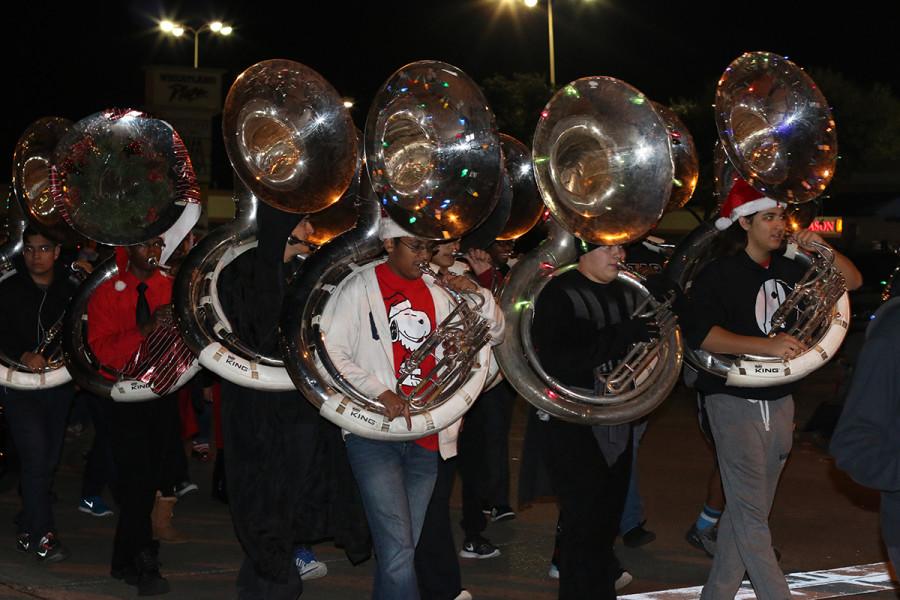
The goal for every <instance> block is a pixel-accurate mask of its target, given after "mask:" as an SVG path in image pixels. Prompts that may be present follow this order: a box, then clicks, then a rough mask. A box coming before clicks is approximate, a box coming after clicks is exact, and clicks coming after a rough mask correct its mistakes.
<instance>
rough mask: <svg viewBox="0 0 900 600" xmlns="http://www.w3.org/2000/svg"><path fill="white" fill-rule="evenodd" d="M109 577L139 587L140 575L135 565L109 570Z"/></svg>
mask: <svg viewBox="0 0 900 600" xmlns="http://www.w3.org/2000/svg"><path fill="white" fill-rule="evenodd" d="M109 575H110V577H112V578H113V579H121V580H122V581H124V582H125V583H127V584H128V585H137V583H138V579H139V578H140V574H139V573H138V570H137V567H135V566H134V565H125V566H124V567H113V568H112V569H110V570H109Z"/></svg>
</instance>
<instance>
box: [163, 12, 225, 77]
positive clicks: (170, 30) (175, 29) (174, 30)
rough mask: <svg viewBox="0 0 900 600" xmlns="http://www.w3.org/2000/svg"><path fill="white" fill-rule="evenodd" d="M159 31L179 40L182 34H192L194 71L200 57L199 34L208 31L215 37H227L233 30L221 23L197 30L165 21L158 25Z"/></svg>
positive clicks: (217, 22) (205, 24)
mask: <svg viewBox="0 0 900 600" xmlns="http://www.w3.org/2000/svg"><path fill="white" fill-rule="evenodd" d="M159 28H160V30H161V31H162V32H163V33H165V34H167V35H171V36H173V37H176V38H180V37H181V36H182V35H184V33H185V32H186V31H187V32H190V33H193V34H194V68H195V69H196V68H197V67H198V66H199V60H198V59H199V55H200V34H201V33H202V32H204V31H208V32H210V33H212V34H215V35H224V36H229V35H231V33H232V32H233V31H234V28H233V27H232V26H231V25H226V24H224V23H222V21H212V22H211V23H204V24H203V25H201V26H200V27H198V28H196V29H195V28H193V27H190V26H188V25H181V24H179V23H173V22H172V21H169V20H166V21H162V22H160V24H159Z"/></svg>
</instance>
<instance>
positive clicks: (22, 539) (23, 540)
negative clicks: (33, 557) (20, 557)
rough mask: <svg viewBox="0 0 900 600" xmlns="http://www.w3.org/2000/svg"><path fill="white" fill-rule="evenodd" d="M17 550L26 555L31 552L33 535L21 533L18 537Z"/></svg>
mask: <svg viewBox="0 0 900 600" xmlns="http://www.w3.org/2000/svg"><path fill="white" fill-rule="evenodd" d="M16 550H18V551H19V552H22V553H24V554H28V553H29V552H31V534H30V533H20V534H19V535H18V536H16Z"/></svg>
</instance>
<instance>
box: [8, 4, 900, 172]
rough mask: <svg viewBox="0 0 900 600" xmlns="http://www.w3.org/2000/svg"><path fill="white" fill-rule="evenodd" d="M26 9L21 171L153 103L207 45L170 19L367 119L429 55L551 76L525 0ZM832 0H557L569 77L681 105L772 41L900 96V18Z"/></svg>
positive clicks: (564, 73)
mask: <svg viewBox="0 0 900 600" xmlns="http://www.w3.org/2000/svg"><path fill="white" fill-rule="evenodd" d="M24 4H25V5H24V6H20V7H17V8H5V9H4V21H5V23H4V25H5V26H4V28H3V29H4V38H3V39H2V42H0V43H2V44H3V46H4V47H3V53H2V56H3V60H4V61H5V63H6V64H5V65H4V66H5V68H4V73H6V79H5V86H4V88H5V89H4V92H5V95H6V97H7V101H6V102H5V103H4V105H5V107H6V108H5V111H6V117H5V118H4V119H3V120H2V137H0V148H2V151H3V152H4V159H3V164H4V165H5V166H6V167H5V168H6V169H7V171H6V172H7V173H9V172H10V170H9V169H10V168H11V156H12V151H13V147H14V145H15V142H16V140H17V139H18V137H19V135H20V134H21V133H22V132H23V131H24V129H25V128H26V127H27V126H28V125H29V124H30V123H31V122H33V121H34V120H36V119H38V118H40V117H44V116H51V115H54V116H62V117H66V118H69V119H71V120H73V121H77V120H78V119H80V118H82V117H85V116H87V115H89V114H92V113H94V112H97V111H98V110H101V109H104V108H109V107H124V106H130V107H140V106H141V105H142V102H143V85H144V79H143V70H142V67H143V66H145V65H148V64H169V65H173V64H175V65H182V66H191V64H192V60H193V41H192V38H188V37H185V38H183V39H181V40H172V39H163V38H162V37H161V36H160V35H159V34H158V33H157V30H156V28H155V25H156V20H157V19H159V18H160V17H162V16H168V17H170V18H171V17H174V18H178V19H181V20H183V21H184V22H186V23H187V24H190V25H194V26H199V25H200V24H201V23H203V22H205V21H207V20H210V19H212V18H219V19H222V20H225V21H228V22H230V23H233V25H234V27H235V35H233V36H232V37H231V38H229V39H227V40H222V39H218V38H216V37H214V36H210V35H208V34H204V35H203V36H202V37H201V39H200V66H201V67H210V68H221V69H224V70H225V72H226V74H225V80H226V81H227V82H230V81H232V80H233V79H234V77H235V76H236V75H237V74H239V73H240V72H241V71H242V70H243V69H244V68H246V67H248V66H250V65H251V64H253V63H255V62H258V61H260V60H264V59H270V58H289V59H292V60H296V61H299V62H302V63H305V64H307V65H309V66H310V67H312V68H314V69H316V70H317V71H319V72H320V73H321V74H322V75H323V76H324V77H325V78H326V79H328V80H329V81H330V82H331V83H332V84H333V85H334V86H335V87H336V88H337V89H338V91H339V92H340V93H341V94H344V95H346V96H350V97H352V98H354V99H355V100H356V103H357V104H356V107H355V108H354V109H353V111H354V118H355V119H356V121H357V124H358V125H360V126H362V125H363V123H364V121H365V116H366V113H367V111H368V106H369V103H370V100H371V99H372V97H373V96H374V94H375V91H376V90H377V89H378V87H379V86H380V85H381V83H382V82H383V81H384V80H385V79H386V78H387V77H388V76H389V75H390V74H391V73H392V72H393V71H394V70H395V69H396V68H397V67H400V66H401V65H403V64H405V63H408V62H411V61H414V60H420V59H439V60H444V61H447V62H450V63H452V64H455V65H457V66H458V67H460V68H462V69H463V70H464V71H466V72H467V73H469V74H470V75H471V76H472V77H474V78H475V79H476V80H480V79H483V78H484V77H487V76H490V75H492V74H495V73H500V74H505V75H510V74H512V73H514V72H530V71H533V72H541V73H546V72H547V33H546V32H547V25H546V11H545V10H544V9H543V8H541V9H532V10H529V9H526V8H525V7H524V6H522V5H521V4H518V3H513V2H511V0H507V1H506V2H498V1H496V0H448V1H444V2H438V1H433V0H432V1H420V2H406V1H398V2H378V1H374V0H373V1H372V2H341V1H339V0H332V1H327V0H326V1H318V0H317V1H315V2H311V1H303V0H300V1H295V2H293V3H290V5H291V6H293V7H294V8H290V9H285V8H278V7H279V5H282V4H288V3H286V2H278V3H276V2H268V1H259V0H257V1H252V0H248V1H245V2H235V1H232V2H202V1H201V2H181V3H177V4H171V3H170V4H162V3H156V2H137V1H122V2H68V3H60V4H59V5H56V4H55V3H47V2H26V3H24ZM87 6H90V7H91V8H86V7H87ZM541 6H542V7H543V6H544V4H543V2H542V4H541ZM824 6H825V3H824V2H790V1H785V0H781V1H778V2H756V3H739V2H732V3H726V2H718V3H706V2H689V1H684V0H681V1H679V0H668V1H666V0H593V1H591V2H586V1H584V0H554V13H555V15H554V16H555V23H556V28H555V31H556V52H557V81H558V82H559V83H564V82H566V81H569V80H572V79H575V78H577V77H581V76H586V75H611V76H614V77H618V78H620V79H623V80H625V81H627V82H628V83H630V84H632V85H634V86H635V87H637V88H638V89H640V90H641V91H643V92H644V93H645V94H647V95H648V96H650V97H651V98H653V99H656V100H659V101H662V102H668V101H669V100H671V99H673V98H676V97H693V96H697V95H698V94H699V93H700V91H701V90H703V89H712V88H711V87H710V86H711V85H712V83H714V82H715V81H716V79H717V78H718V77H719V75H720V74H721V73H722V71H723V70H724V68H725V67H726V66H727V65H728V63H729V62H730V61H731V60H732V59H734V58H736V57H737V56H738V55H740V54H741V53H742V52H744V51H749V50H768V51H772V52H775V53H778V54H782V55H788V56H789V57H790V58H791V59H792V60H794V61H796V62H797V63H798V64H800V65H801V66H804V67H806V68H811V67H831V68H833V69H835V70H838V71H840V72H842V73H844V75H846V76H847V77H848V78H849V79H851V80H853V81H855V82H858V83H861V84H864V85H869V84H871V83H874V82H883V83H885V84H888V85H890V86H891V87H892V88H893V90H894V91H895V92H898V91H900V68H898V66H897V64H896V62H895V57H896V52H895V51H891V50H889V46H890V40H891V39H892V38H893V36H894V31H892V29H893V25H892V24H891V23H892V22H893V19H892V18H891V19H889V18H888V16H887V15H885V14H879V13H877V12H875V11H873V10H871V7H873V6H875V3H852V2H851V3H845V4H844V8H842V11H841V12H840V13H838V12H830V11H827V10H825V9H824ZM884 10H887V8H885V9H884ZM824 91H825V93H826V95H827V90H824ZM708 100H709V103H710V104H711V103H712V98H709V99H708ZM838 127H839V131H840V118H839V115H838ZM526 141H527V140H526Z"/></svg>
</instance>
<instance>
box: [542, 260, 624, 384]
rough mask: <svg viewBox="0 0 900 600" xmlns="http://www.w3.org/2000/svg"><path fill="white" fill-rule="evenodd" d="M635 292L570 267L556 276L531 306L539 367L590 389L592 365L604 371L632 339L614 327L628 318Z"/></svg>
mask: <svg viewBox="0 0 900 600" xmlns="http://www.w3.org/2000/svg"><path fill="white" fill-rule="evenodd" d="M636 300H637V294H636V293H635V292H634V290H633V289H632V288H629V287H627V286H626V285H624V284H622V283H620V282H619V281H617V280H616V281H613V282H611V283H607V284H603V283H596V282H594V281H591V280H590V279H588V278H587V277H585V276H584V275H582V274H581V273H580V272H579V271H578V270H576V269H572V270H571V271H568V272H566V273H563V274H561V275H559V276H557V277H554V278H553V279H552V280H551V281H550V282H549V283H548V284H547V286H546V287H545V288H544V289H543V290H542V291H541V294H540V296H539V297H538V299H537V304H536V306H535V314H534V323H533V325H532V336H533V340H534V344H535V349H536V351H537V355H538V359H539V360H540V361H541V366H542V367H543V368H544V370H545V371H547V373H548V374H549V375H551V376H553V377H555V378H556V379H559V380H560V381H561V382H562V383H564V384H566V385H570V386H577V387H580V388H586V389H589V390H593V389H594V368H595V367H601V368H604V367H606V369H604V370H608V368H609V367H611V366H614V363H615V362H617V361H618V360H620V359H621V358H622V357H623V356H624V355H625V352H626V351H627V349H628V347H629V345H630V344H631V342H632V341H633V340H631V339H628V337H629V336H628V335H627V332H626V331H625V330H624V329H623V328H621V327H617V325H619V324H620V323H622V322H623V321H625V320H628V319H630V318H631V314H632V312H634V307H635V306H636Z"/></svg>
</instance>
